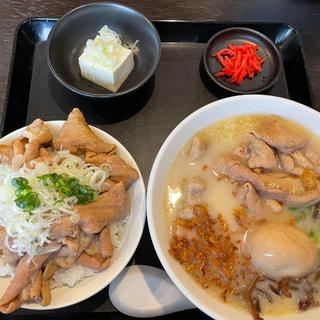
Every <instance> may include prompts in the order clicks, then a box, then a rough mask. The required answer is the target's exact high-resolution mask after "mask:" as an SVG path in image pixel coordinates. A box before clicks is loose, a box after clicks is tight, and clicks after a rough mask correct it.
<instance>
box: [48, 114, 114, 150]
mask: <svg viewBox="0 0 320 320" xmlns="http://www.w3.org/2000/svg"><path fill="white" fill-rule="evenodd" d="M53 145H54V148H55V149H57V150H60V149H61V148H62V149H66V150H69V151H70V153H74V154H79V153H82V152H86V151H92V152H95V153H106V154H109V153H112V152H114V150H115V145H114V144H112V143H107V142H105V141H103V140H102V139H100V138H99V137H98V136H96V135H95V134H94V133H93V132H92V130H91V129H90V127H89V125H88V123H87V122H86V120H85V118H84V116H83V114H82V112H81V111H80V110H79V109H78V108H74V109H73V110H72V111H71V112H70V114H69V116H68V119H67V121H65V123H64V124H63V126H62V128H61V130H60V132H59V134H58V136H57V138H56V139H55V140H54V142H53Z"/></svg>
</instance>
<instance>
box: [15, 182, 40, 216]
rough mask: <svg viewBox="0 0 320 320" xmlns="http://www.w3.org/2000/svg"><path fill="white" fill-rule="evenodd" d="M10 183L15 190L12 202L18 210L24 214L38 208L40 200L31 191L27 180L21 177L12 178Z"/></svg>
mask: <svg viewBox="0 0 320 320" xmlns="http://www.w3.org/2000/svg"><path fill="white" fill-rule="evenodd" d="M11 183H12V185H13V186H14V187H15V188H17V189H16V191H15V195H16V199H15V200H14V202H15V203H16V205H17V207H18V208H20V209H22V210H23V211H24V212H30V211H32V210H34V209H36V208H38V207H39V206H40V199H39V197H38V195H37V193H35V192H33V191H32V188H31V187H30V185H29V181H28V180H27V179H25V178H22V177H19V178H13V179H12V180H11Z"/></svg>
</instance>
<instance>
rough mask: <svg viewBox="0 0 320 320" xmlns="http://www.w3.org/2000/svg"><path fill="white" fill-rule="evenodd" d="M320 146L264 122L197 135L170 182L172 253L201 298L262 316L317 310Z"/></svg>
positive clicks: (243, 121) (250, 118)
mask: <svg viewBox="0 0 320 320" xmlns="http://www.w3.org/2000/svg"><path fill="white" fill-rule="evenodd" d="M317 150H320V139H319V137H318V136H316V135H315V134H313V133H312V132H311V131H309V130H308V129H306V128H304V127H302V126H301V125H299V124H297V123H294V122H292V121H289V120H286V119H283V118H280V117H277V116H271V115H255V114H253V115H246V116H238V117H233V118H228V119H226V120H222V121H220V122H217V123H215V124H213V125H211V126H209V127H207V128H205V129H203V130H201V131H199V132H198V133H196V135H195V136H193V137H192V139H190V141H188V142H187V143H186V144H185V145H184V146H183V147H182V149H181V150H180V151H179V152H178V154H177V156H176V158H175V160H174V162H173V164H172V166H171V168H170V171H169V174H168V178H167V183H166V191H165V195H164V212H165V217H166V223H167V230H169V231H168V237H169V238H170V253H171V255H172V256H173V257H174V258H175V259H176V260H177V261H178V262H179V263H180V264H181V265H182V266H183V267H184V269H185V270H186V272H188V273H189V274H190V276H192V277H193V278H194V279H195V281H197V282H198V283H199V285H200V286H202V287H203V288H204V290H208V291H210V292H212V294H213V295H215V296H218V297H220V298H221V299H223V300H224V301H225V302H226V303H230V304H232V305H234V306H236V307H239V308H244V309H245V310H247V311H248V312H251V314H252V316H253V318H254V319H262V318H263V316H264V315H267V314H274V315H277V314H283V313H290V312H303V311H305V310H307V309H310V308H314V307H317V306H318V305H319V301H320V293H319V290H320V272H319V248H320V213H319V212H318V211H319V201H320V151H319V152H318V151H317Z"/></svg>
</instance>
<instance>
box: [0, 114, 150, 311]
mask: <svg viewBox="0 0 320 320" xmlns="http://www.w3.org/2000/svg"><path fill="white" fill-rule="evenodd" d="M65 122H66V120H48V121H44V123H45V124H47V125H48V126H49V129H50V131H51V132H52V131H53V132H54V131H56V130H59V129H61V127H62V125H63V124H64V123H65ZM26 127H27V126H24V127H21V128H18V129H16V130H14V131H12V132H10V133H8V134H6V135H5V136H3V137H1V138H0V143H4V144H8V143H10V141H12V140H13V139H15V138H16V137H17V136H18V135H19V134H20V133H21V132H22V131H23V130H24V129H25V128H26ZM89 127H90V129H91V130H92V131H93V132H94V133H95V134H96V135H98V136H99V137H100V138H101V139H103V140H108V141H111V142H112V143H114V144H115V145H116V146H117V150H118V152H119V153H120V154H121V155H122V157H123V158H124V159H125V161H126V162H128V163H129V164H130V166H132V167H133V168H135V169H136V170H137V171H138V173H139V180H137V181H136V182H135V184H136V185H132V186H131V188H134V187H136V192H138V194H139V195H140V196H141V199H139V198H137V199H136V198H133V196H131V195H130V196H129V197H130V202H131V205H130V217H129V221H128V225H127V228H126V231H125V235H124V237H123V239H122V240H121V244H120V247H119V249H118V250H119V251H118V252H121V251H122V253H120V256H119V257H118V258H117V259H116V260H114V261H113V262H112V264H111V266H110V267H109V268H107V269H106V270H103V271H101V272H98V273H97V274H96V275H94V276H93V277H88V278H84V279H82V280H81V281H83V282H86V281H90V280H91V279H92V278H94V277H100V278H102V279H99V280H102V281H101V282H99V285H97V286H95V288H94V290H87V291H86V292H83V291H82V295H80V297H79V296H78V295H75V296H74V297H73V299H72V300H71V302H70V301H68V300H66V301H64V303H60V304H59V305H56V304H49V305H47V306H42V305H40V304H36V303H24V304H22V305H21V307H20V308H21V309H28V310H38V311H45V310H56V309H62V308H65V307H69V306H74V305H76V304H78V303H81V302H83V301H84V300H86V299H89V298H91V297H93V296H94V295H96V294H97V293H99V292H100V291H101V290H103V289H105V288H106V287H107V286H108V285H109V284H110V283H111V282H112V281H113V280H114V279H115V278H116V277H117V276H118V275H119V274H120V273H121V271H122V270H123V269H124V268H125V267H126V266H127V265H128V263H129V262H130V260H131V259H132V257H133V255H134V254H135V252H136V250H137V247H138V245H139V243H140V241H141V238H142V234H143V230H144V228H145V224H146V188H145V182H144V179H143V176H142V173H141V171H140V168H139V166H138V164H137V162H136V160H135V159H134V157H133V156H132V155H131V153H130V152H129V151H128V149H127V148H126V147H125V146H124V145H123V144H122V143H121V142H120V141H119V140H118V139H116V138H115V137H114V136H112V135H111V134H109V133H108V132H106V131H104V130H102V129H100V128H98V127H95V126H92V125H89ZM131 188H130V189H131ZM130 189H129V190H127V193H128V192H130ZM132 192H133V191H132ZM134 202H136V203H137V206H138V207H137V208H133V203H134ZM134 209H135V210H136V209H139V212H137V211H135V212H134V211H133V210H134ZM132 224H134V225H135V232H134V233H133V235H132V236H131V237H132V239H131V241H130V244H129V249H127V247H123V245H124V243H125V241H128V239H127V237H129V236H130V234H129V231H131V230H130V225H132ZM132 232H133V231H131V233H132ZM120 250H121V251H120ZM126 250H128V252H124V251H126ZM113 265H116V266H117V268H115V267H113V268H111V267H112V266H113ZM103 273H105V274H106V275H105V274H103ZM108 273H109V276H108V275H107V274H108ZM105 278H107V279H105ZM2 279H6V278H0V280H2ZM9 280H11V278H9ZM79 284H80V286H79ZM57 289H58V290H59V289H62V290H65V289H66V290H74V289H75V290H76V289H78V290H83V289H82V288H81V282H80V283H77V284H76V285H75V286H74V287H72V288H69V287H66V286H63V287H60V288H57ZM54 290H55V289H54ZM56 294H57V293H56Z"/></svg>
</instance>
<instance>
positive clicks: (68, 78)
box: [46, 2, 161, 99]
mask: <svg viewBox="0 0 320 320" xmlns="http://www.w3.org/2000/svg"><path fill="white" fill-rule="evenodd" d="M104 25H107V26H108V27H109V28H111V29H112V30H114V31H115V32H117V33H118V34H120V35H121V36H122V40H123V42H124V43H127V44H133V43H134V42H135V41H136V40H138V41H139V42H138V44H137V47H138V50H137V51H136V52H135V54H134V68H133V70H132V72H131V73H130V75H129V76H128V78H127V79H126V80H125V82H124V83H123V84H122V86H121V87H120V88H119V90H118V91H117V92H114V93H113V92H111V91H108V90H107V89H104V88H102V87H100V86H98V85H96V84H94V83H92V82H90V81H88V80H86V79H84V78H82V77H81V75H80V67H79V64H78V58H79V56H80V55H81V53H82V51H83V48H84V46H85V44H86V41H87V40H88V39H93V38H94V37H95V36H96V35H97V34H98V31H99V30H100V29H101V28H102V27H103V26H104ZM160 52H161V41H160V37H159V35H158V32H157V30H156V29H155V27H154V26H153V24H152V23H151V22H150V21H149V20H148V19H147V18H146V17H145V16H143V15H142V14H141V13H139V12H138V11H136V10H134V9H132V8H130V7H127V6H124V5H122V4H118V3H113V2H100V3H91V4H87V5H83V6H81V7H78V8H76V9H74V10H72V11H70V12H69V13H67V14H66V15H64V16H63V17H61V18H60V19H59V20H58V22H57V23H56V24H55V26H54V27H53V29H52V30H51V32H50V34H49V37H48V40H47V44H46V58H47V63H48V65H49V68H50V70H51V72H52V73H53V75H54V76H55V78H56V79H57V80H58V81H59V82H60V83H61V84H62V85H63V86H65V87H66V88H68V89H69V90H71V91H73V92H75V93H77V94H80V95H82V96H86V97H89V98H99V99H105V98H113V97H119V96H123V95H126V94H128V93H131V92H133V91H135V90H137V89H138V88H140V87H141V86H142V85H144V84H145V83H146V82H147V81H148V79H150V77H151V76H152V75H153V74H154V72H155V70H156V68H157V66H158V63H159V60H160Z"/></svg>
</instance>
